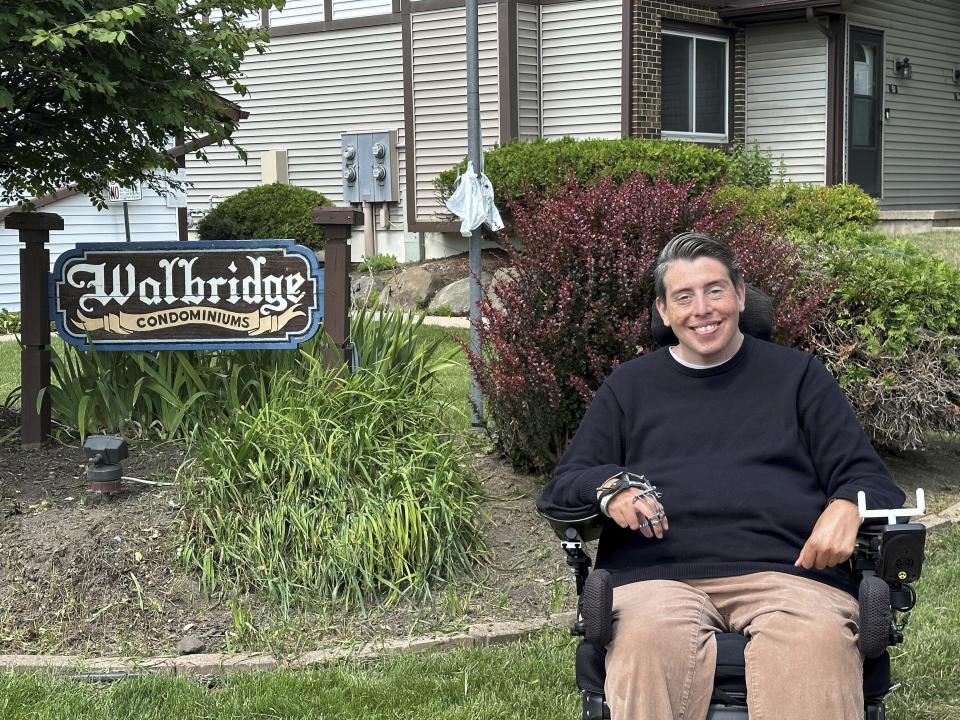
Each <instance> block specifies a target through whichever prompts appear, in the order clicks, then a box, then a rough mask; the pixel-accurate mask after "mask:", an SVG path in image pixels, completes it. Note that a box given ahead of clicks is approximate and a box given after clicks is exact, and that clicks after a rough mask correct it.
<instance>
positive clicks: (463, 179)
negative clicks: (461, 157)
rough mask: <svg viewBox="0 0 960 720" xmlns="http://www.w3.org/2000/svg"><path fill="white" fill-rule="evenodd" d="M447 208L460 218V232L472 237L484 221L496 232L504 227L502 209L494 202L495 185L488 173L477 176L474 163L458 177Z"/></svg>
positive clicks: (469, 164) (470, 163)
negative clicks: (501, 217)
mask: <svg viewBox="0 0 960 720" xmlns="http://www.w3.org/2000/svg"><path fill="white" fill-rule="evenodd" d="M446 205H447V209H448V210H449V211H450V212H452V213H453V214H454V215H456V216H457V217H459V218H460V234H461V235H463V236H464V237H470V236H471V235H472V234H473V231H474V230H476V229H477V228H478V227H480V226H481V225H482V224H483V223H486V224H487V227H489V228H490V229H491V230H493V231H494V232H496V231H497V230H501V229H502V228H503V221H502V220H501V219H500V211H499V210H497V206H496V205H495V204H494V202H493V185H492V184H491V182H490V180H488V179H487V176H486V175H480V176H479V177H478V176H477V173H476V171H474V169H473V163H472V162H468V163H467V170H466V172H464V173H463V175H461V176H460V177H459V178H457V185H456V189H455V190H454V191H453V195H451V196H450V199H449V200H447V203H446Z"/></svg>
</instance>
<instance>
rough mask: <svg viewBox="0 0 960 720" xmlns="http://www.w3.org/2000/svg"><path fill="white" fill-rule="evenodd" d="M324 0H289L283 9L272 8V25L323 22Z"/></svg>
mask: <svg viewBox="0 0 960 720" xmlns="http://www.w3.org/2000/svg"><path fill="white" fill-rule="evenodd" d="M323 19H324V17H323V0H287V1H286V2H285V3H284V5H283V10H282V11H281V10H277V9H276V8H272V9H271V10H270V27H286V26H287V25H299V24H300V23H309V22H323Z"/></svg>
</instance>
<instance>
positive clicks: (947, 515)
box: [917, 502, 960, 532]
mask: <svg viewBox="0 0 960 720" xmlns="http://www.w3.org/2000/svg"><path fill="white" fill-rule="evenodd" d="M917 522H920V523H923V524H924V525H926V526H927V532H935V531H937V530H943V529H944V528H947V527H950V526H951V525H954V524H956V523H958V522H960V502H955V503H954V504H953V505H951V506H950V507H947V508H944V509H943V510H942V511H941V512H939V513H936V514H935V515H924V516H923V517H922V518H920V519H919V520H917Z"/></svg>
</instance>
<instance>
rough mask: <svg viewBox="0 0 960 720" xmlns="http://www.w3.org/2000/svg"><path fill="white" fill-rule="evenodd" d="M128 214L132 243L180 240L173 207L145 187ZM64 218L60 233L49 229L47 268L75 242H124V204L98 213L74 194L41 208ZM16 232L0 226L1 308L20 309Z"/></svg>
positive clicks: (131, 204)
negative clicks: (48, 264) (141, 196)
mask: <svg viewBox="0 0 960 720" xmlns="http://www.w3.org/2000/svg"><path fill="white" fill-rule="evenodd" d="M127 211H128V212H129V215H130V239H131V240H133V241H134V242H175V241H176V240H178V239H179V235H178V230H177V228H178V225H177V211H176V208H168V207H167V203H166V200H165V199H164V198H162V197H160V196H159V195H157V194H156V193H154V192H152V191H151V190H150V189H149V188H147V187H146V186H144V188H143V199H142V200H135V201H131V202H129V203H127ZM43 212H51V213H56V214H57V215H59V216H60V217H62V218H63V230H62V231H57V230H52V231H51V232H50V242H49V244H48V245H47V248H48V249H49V250H50V268H51V270H52V269H53V263H55V262H56V260H57V258H58V257H59V256H60V253H62V252H64V251H65V250H69V249H71V248H73V246H74V245H76V244H77V243H93V242H97V243H101V242H102V243H113V242H117V243H120V242H124V241H125V240H126V233H125V231H124V225H123V205H122V204H120V203H116V204H114V203H111V204H110V205H109V206H108V207H107V209H106V210H102V211H98V210H97V209H96V208H95V207H94V206H93V205H91V204H90V199H89V198H88V197H87V196H86V195H73V196H71V197H68V198H64V199H63V200H60V201H59V202H55V203H53V204H52V205H47V206H46V207H44V208H43ZM21 247H23V245H22V244H21V243H20V241H19V234H18V233H17V231H16V230H5V229H4V228H3V225H2V223H0V308H4V309H6V310H14V311H18V310H20V248H21Z"/></svg>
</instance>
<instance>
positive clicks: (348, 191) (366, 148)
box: [340, 130, 400, 203]
mask: <svg viewBox="0 0 960 720" xmlns="http://www.w3.org/2000/svg"><path fill="white" fill-rule="evenodd" d="M340 157H341V160H342V166H343V201H344V202H350V203H360V202H374V203H384V202H400V177H399V175H400V163H399V162H398V160H397V132H396V130H384V131H376V132H359V131H358V132H345V133H343V134H341V135H340Z"/></svg>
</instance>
